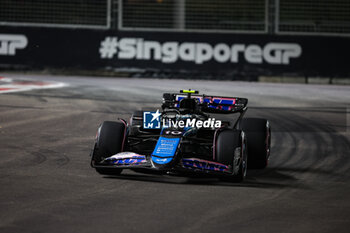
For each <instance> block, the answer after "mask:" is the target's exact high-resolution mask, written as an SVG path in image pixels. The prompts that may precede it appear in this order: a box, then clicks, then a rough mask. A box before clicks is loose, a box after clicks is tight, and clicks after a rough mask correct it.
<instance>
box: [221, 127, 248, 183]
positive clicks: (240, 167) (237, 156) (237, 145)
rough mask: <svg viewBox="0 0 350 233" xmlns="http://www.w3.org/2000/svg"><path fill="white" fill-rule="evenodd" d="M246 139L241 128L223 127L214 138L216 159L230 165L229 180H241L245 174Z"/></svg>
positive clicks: (246, 160)
mask: <svg viewBox="0 0 350 233" xmlns="http://www.w3.org/2000/svg"><path fill="white" fill-rule="evenodd" d="M247 156H248V154H247V140H246V138H245V134H244V132H243V131H241V130H231V129H225V130H223V131H221V132H220V133H219V135H218V138H217V140H216V160H217V161H218V162H220V163H223V164H229V165H231V166H232V174H231V176H230V177H229V180H230V181H234V182H242V181H243V180H244V179H245V177H246V175H247V162H248V158H247Z"/></svg>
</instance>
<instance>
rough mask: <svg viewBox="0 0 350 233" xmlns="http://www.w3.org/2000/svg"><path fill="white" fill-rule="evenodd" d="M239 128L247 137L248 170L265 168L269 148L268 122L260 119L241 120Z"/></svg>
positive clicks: (269, 131)
mask: <svg viewBox="0 0 350 233" xmlns="http://www.w3.org/2000/svg"><path fill="white" fill-rule="evenodd" d="M240 126H241V127H240V128H241V130H243V131H244V132H245V134H246V136H247V141H248V164H249V168H265V167H266V166H267V163H268V160H269V157H270V147H271V128H270V124H269V121H268V120H266V119H260V118H246V119H242V121H241V125H240Z"/></svg>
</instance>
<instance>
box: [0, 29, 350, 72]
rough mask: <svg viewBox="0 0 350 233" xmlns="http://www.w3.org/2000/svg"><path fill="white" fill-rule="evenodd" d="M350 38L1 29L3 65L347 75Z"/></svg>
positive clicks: (0, 46) (0, 62)
mask: <svg viewBox="0 0 350 233" xmlns="http://www.w3.org/2000/svg"><path fill="white" fill-rule="evenodd" d="M348 54H350V38H348V37H316V36H277V35H261V34H259V35H252V34H210V33H206V34H205V33H176V32H124V31H123V32H118V31H105V30H81V29H79V30H78V29H76V30H74V29H52V28H50V29H49V28H24V27H23V28H18V27H0V65H1V66H2V67H6V66H18V65H19V66H26V67H29V68H47V67H48V68H50V67H52V68H79V69H103V68H106V67H109V68H139V69H145V70H147V69H151V70H159V71H175V72H179V71H180V72H203V73H204V72H210V73H218V74H224V73H231V74H240V75H245V74H248V75H249V74H253V75H274V74H297V75H319V76H343V75H345V76H348V75H349V74H350V71H349V68H348V61H347V60H348V59H347V58H348Z"/></svg>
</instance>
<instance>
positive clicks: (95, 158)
mask: <svg viewBox="0 0 350 233" xmlns="http://www.w3.org/2000/svg"><path fill="white" fill-rule="evenodd" d="M124 134H125V125H124V123H122V122H113V121H105V122H103V123H102V125H101V126H100V128H99V131H98V134H97V139H96V143H95V147H94V151H93V154H92V163H93V164H98V163H100V162H102V161H103V160H104V159H105V158H107V157H110V156H112V155H115V154H117V153H119V152H121V151H122V148H123V141H124ZM95 169H96V171H97V172H98V173H100V174H102V175H118V174H120V173H121V172H122V169H119V168H95Z"/></svg>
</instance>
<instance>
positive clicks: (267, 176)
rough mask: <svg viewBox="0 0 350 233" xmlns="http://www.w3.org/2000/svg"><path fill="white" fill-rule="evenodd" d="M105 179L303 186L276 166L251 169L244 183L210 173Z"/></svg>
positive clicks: (107, 177)
mask: <svg viewBox="0 0 350 233" xmlns="http://www.w3.org/2000/svg"><path fill="white" fill-rule="evenodd" d="M104 178H105V179H120V180H133V181H141V182H154V183H167V184H176V185H205V186H207V185H212V186H226V187H247V188H277V189H280V188H287V187H288V188H303V189H306V187H303V186H301V185H300V184H298V179H296V178H295V177H294V176H292V175H289V174H285V173H282V172H280V171H279V170H278V169H275V168H267V169H264V170H249V173H248V176H247V178H246V180H245V181H244V182H242V183H234V182H230V181H227V180H224V179H222V178H220V177H212V176H208V175H191V176H177V175H151V174H141V173H135V172H132V173H128V174H121V175H116V176H104Z"/></svg>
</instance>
